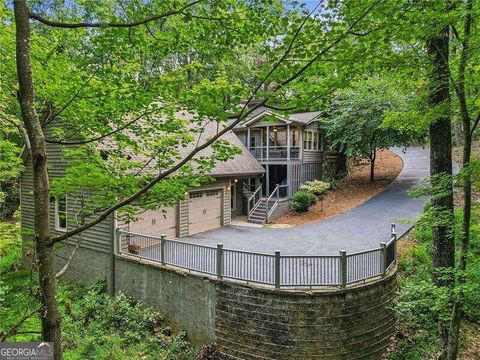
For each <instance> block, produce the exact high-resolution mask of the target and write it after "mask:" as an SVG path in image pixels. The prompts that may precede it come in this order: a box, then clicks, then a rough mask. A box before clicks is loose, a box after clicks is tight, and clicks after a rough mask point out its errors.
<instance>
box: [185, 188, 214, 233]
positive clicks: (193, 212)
mask: <svg viewBox="0 0 480 360" xmlns="http://www.w3.org/2000/svg"><path fill="white" fill-rule="evenodd" d="M188 220H189V222H188V233H189V234H195V233H199V232H201V231H207V230H210V229H215V228H217V227H220V226H222V190H220V189H217V190H206V191H192V192H190V193H189V201H188Z"/></svg>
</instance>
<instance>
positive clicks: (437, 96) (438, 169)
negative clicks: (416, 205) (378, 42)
mask: <svg viewBox="0 0 480 360" xmlns="http://www.w3.org/2000/svg"><path fill="white" fill-rule="evenodd" d="M427 50H428V55H429V56H430V58H431V66H432V67H431V73H430V89H429V105H430V107H431V108H432V109H434V111H435V112H436V113H437V114H439V115H437V118H436V119H435V121H433V122H432V124H431V125H430V128H429V132H430V176H431V182H432V186H433V187H437V186H439V185H440V184H441V183H443V184H446V186H447V187H448V188H447V189H443V190H445V191H444V195H437V196H434V197H432V200H431V204H432V206H433V208H434V211H435V212H436V216H435V219H442V220H443V221H440V222H438V223H436V224H434V226H433V239H432V240H433V253H432V262H433V268H434V273H433V279H434V281H435V283H436V284H437V286H450V285H451V283H452V281H451V280H450V279H448V278H447V279H445V278H444V277H441V276H440V275H441V274H444V273H445V270H451V269H452V268H453V267H454V265H455V243H454V227H453V191H452V180H451V175H452V128H451V122H450V115H449V112H450V93H449V85H450V84H449V80H450V79H449V27H448V26H445V27H444V28H443V29H442V30H441V31H440V33H439V34H437V35H436V36H434V37H432V38H431V39H429V40H428V41H427ZM445 176H447V179H446V180H445ZM441 178H443V179H441ZM441 180H444V181H445V182H443V181H441ZM438 329H439V337H440V341H441V345H442V349H443V352H442V356H441V358H445V352H446V347H447V344H448V338H449V331H448V326H447V323H446V322H444V321H439V323H438Z"/></svg>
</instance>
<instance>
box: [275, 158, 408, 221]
mask: <svg viewBox="0 0 480 360" xmlns="http://www.w3.org/2000/svg"><path fill="white" fill-rule="evenodd" d="M349 167H350V171H349V175H348V176H347V177H346V178H345V179H344V180H343V181H342V183H341V185H340V188H339V189H337V190H332V191H329V192H328V193H327V195H326V196H325V197H324V199H323V201H322V202H320V201H318V202H317V203H316V204H314V205H312V206H311V207H310V209H309V211H308V212H305V213H296V212H294V211H289V212H288V213H286V214H285V215H284V216H282V217H280V218H278V219H277V220H275V221H274V222H273V227H276V226H281V225H290V226H298V225H304V224H310V223H315V222H319V221H322V220H326V219H328V218H331V217H334V216H337V215H340V214H343V213H344V212H347V211H349V210H351V209H353V208H354V207H357V206H358V205H361V204H362V203H364V202H365V201H367V200H368V199H370V198H372V197H373V196H375V195H376V194H378V193H379V192H381V191H382V190H383V189H385V187H387V186H388V185H389V184H391V183H392V181H393V180H395V179H396V177H397V176H398V175H399V174H400V172H401V171H402V169H403V162H402V160H401V159H400V158H399V157H398V156H397V155H395V154H394V153H393V152H392V151H390V150H380V151H378V153H377V160H376V163H375V181H374V182H373V183H372V182H370V163H369V162H368V161H362V162H360V163H355V164H354V163H352V164H350V165H349ZM322 203H323V204H322Z"/></svg>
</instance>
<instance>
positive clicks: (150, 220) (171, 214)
mask: <svg viewBox="0 0 480 360" xmlns="http://www.w3.org/2000/svg"><path fill="white" fill-rule="evenodd" d="M128 226H129V230H130V231H132V232H136V233H140V234H145V235H153V236H160V235H162V234H166V235H167V238H175V237H177V208H176V207H173V208H164V209H163V211H162V209H159V210H147V211H145V212H143V213H141V214H139V215H138V220H137V221H135V222H131V223H130V224H129V225H128Z"/></svg>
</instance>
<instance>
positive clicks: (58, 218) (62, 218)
mask: <svg viewBox="0 0 480 360" xmlns="http://www.w3.org/2000/svg"><path fill="white" fill-rule="evenodd" d="M55 229H56V230H60V231H66V230H67V195H62V196H60V197H59V198H57V199H55Z"/></svg>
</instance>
